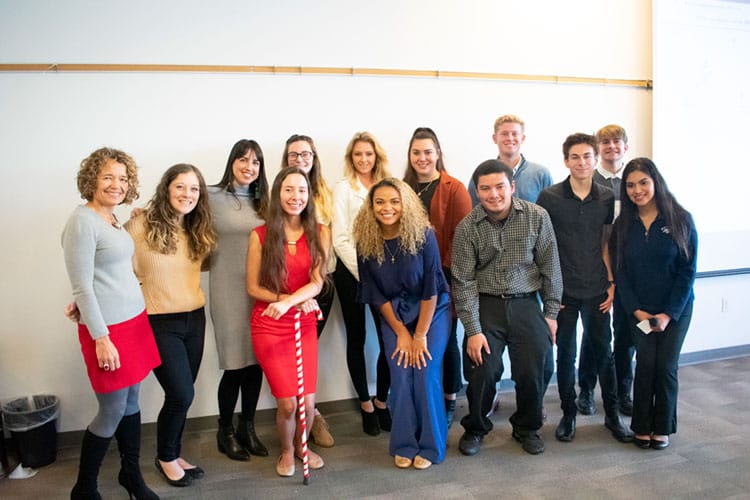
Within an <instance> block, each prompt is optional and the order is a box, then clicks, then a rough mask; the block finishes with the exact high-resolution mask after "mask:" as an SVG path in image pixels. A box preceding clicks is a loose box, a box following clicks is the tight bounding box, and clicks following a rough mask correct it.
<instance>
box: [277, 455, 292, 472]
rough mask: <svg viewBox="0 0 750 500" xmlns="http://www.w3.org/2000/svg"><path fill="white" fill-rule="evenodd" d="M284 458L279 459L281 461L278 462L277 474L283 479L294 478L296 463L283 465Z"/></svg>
mask: <svg viewBox="0 0 750 500" xmlns="http://www.w3.org/2000/svg"><path fill="white" fill-rule="evenodd" d="M281 459H282V457H279V461H278V462H276V474H278V475H279V476H281V477H292V476H293V475H294V462H292V465H281Z"/></svg>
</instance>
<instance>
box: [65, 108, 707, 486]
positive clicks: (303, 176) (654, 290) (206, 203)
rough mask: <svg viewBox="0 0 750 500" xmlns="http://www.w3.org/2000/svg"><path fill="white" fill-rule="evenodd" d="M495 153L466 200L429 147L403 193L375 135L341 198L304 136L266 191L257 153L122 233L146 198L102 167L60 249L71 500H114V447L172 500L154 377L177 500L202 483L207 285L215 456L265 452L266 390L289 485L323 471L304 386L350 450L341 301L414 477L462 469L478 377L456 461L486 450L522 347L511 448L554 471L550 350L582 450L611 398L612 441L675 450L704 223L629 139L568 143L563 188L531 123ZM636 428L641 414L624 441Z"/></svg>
mask: <svg viewBox="0 0 750 500" xmlns="http://www.w3.org/2000/svg"><path fill="white" fill-rule="evenodd" d="M493 140H494V142H495V144H496V145H497V147H498V157H497V159H492V160H487V161H485V162H483V163H482V164H480V165H479V166H478V167H477V169H476V170H475V172H474V173H473V175H472V178H471V183H470V184H469V189H467V188H466V187H464V185H463V184H462V183H461V182H460V181H459V180H457V179H456V178H454V177H452V176H450V175H449V174H448V172H447V168H446V165H445V158H444V155H443V151H442V149H441V146H440V142H439V140H438V138H437V135H436V134H435V132H434V131H433V130H431V129H430V128H426V127H420V128H417V129H416V130H415V131H414V134H413V135H412V138H411V140H410V142H409V149H408V152H407V161H406V172H405V175H404V178H403V180H399V179H396V178H393V177H392V176H391V175H390V172H389V168H388V158H387V156H386V154H385V152H384V150H383V148H382V147H381V145H380V144H379V143H378V141H377V139H376V138H375V137H374V136H373V135H372V134H370V133H368V132H359V133H357V134H355V135H354V137H352V139H351V141H350V142H349V144H348V146H347V149H346V153H345V157H344V178H343V179H342V180H340V181H339V182H337V183H336V184H335V186H334V189H333V190H331V189H330V188H329V187H328V185H327V183H326V182H325V180H324V178H323V176H322V171H321V164H320V159H319V157H318V154H317V151H316V149H315V145H314V142H313V140H312V139H311V138H310V137H309V136H304V135H293V136H291V137H290V138H289V139H288V141H287V143H286V146H285V149H284V154H283V157H282V162H281V167H282V168H281V171H280V172H279V173H278V175H277V176H276V177H275V179H274V181H273V183H272V185H271V188H270V190H269V185H268V182H267V180H266V170H265V163H264V158H263V153H262V151H261V148H260V146H259V145H258V144H257V143H256V142H255V141H251V140H241V141H239V142H237V143H236V144H235V145H234V147H233V148H232V151H231V152H230V155H229V159H228V161H227V165H226V169H225V172H224V175H223V177H222V179H221V180H220V181H219V183H217V184H216V185H215V186H211V187H207V186H206V184H205V182H204V180H203V177H202V175H201V173H200V171H199V170H198V169H197V168H196V167H194V166H192V165H188V164H179V165H175V166H173V167H171V168H170V169H168V170H167V172H165V174H164V176H163V177H162V179H161V181H160V183H159V185H158V186H157V188H156V193H155V194H154V196H153V198H152V199H151V201H150V202H149V203H148V205H147V206H146V208H145V209H144V210H142V211H136V212H135V215H134V217H133V218H132V219H131V220H130V221H128V223H127V224H125V226H124V230H123V227H122V226H121V225H120V224H119V222H118V221H117V219H116V217H115V215H114V208H115V207H116V206H117V205H119V204H121V203H130V202H131V201H133V200H134V199H136V198H137V196H138V192H137V186H138V181H137V172H136V167H135V162H134V161H133V159H132V158H131V157H129V156H128V155H127V154H125V153H123V152H122V151H118V150H114V149H110V148H102V149H100V150H97V151H95V152H94V153H92V154H91V155H90V156H89V157H88V158H86V159H85V160H84V161H83V162H82V163H81V168H80V170H79V173H78V187H79V191H80V193H81V196H82V197H83V198H84V199H85V200H86V203H85V204H84V205H82V206H80V207H78V208H77V209H76V211H75V212H74V213H73V215H72V216H71V217H70V219H69V221H68V223H67V225H66V227H65V230H64V232H63V248H64V253H65V260H66V266H67V269H68V273H69V276H70V280H71V284H72V286H73V295H74V299H75V303H74V304H72V305H71V306H69V309H68V314H69V316H71V317H73V318H74V319H76V320H78V321H79V325H78V329H79V340H80V343H81V350H82V353H83V357H84V361H85V363H86V367H87V371H88V374H89V378H90V380H91V384H92V388H93V389H94V392H95V394H96V397H97V400H98V402H99V410H98V413H97V415H96V417H95V418H94V420H93V421H92V422H91V424H90V425H89V426H88V428H87V430H86V432H85V435H84V439H83V444H82V450H81V462H80V467H79V475H78V480H77V482H76V484H75V486H74V488H73V491H72V493H71V496H72V497H73V498H98V493H97V476H98V470H99V466H100V464H101V462H102V460H103V457H104V453H105V452H106V450H107V447H108V445H109V441H110V439H111V437H112V436H113V435H114V436H115V437H116V438H117V441H118V444H119V446H120V454H121V457H122V470H121V472H120V476H119V481H120V483H121V484H122V485H123V486H124V487H125V488H126V489H127V490H128V492H129V493H130V494H132V495H134V496H135V497H136V498H157V497H156V495H155V494H154V493H153V492H152V491H151V490H150V489H149V488H148V487H147V486H146V485H145V483H144V482H143V478H142V476H141V473H140V468H139V465H138V457H139V451H140V444H139V441H140V436H139V429H140V413H139V407H138V386H139V383H140V381H141V380H142V379H143V378H144V377H145V376H146V375H147V374H148V372H149V371H151V370H153V371H154V374H155V376H156V378H157V380H158V382H159V383H160V385H161V386H162V388H163V389H164V393H165V398H164V405H163V407H162V409H161V411H160V413H159V417H158V421H157V456H156V460H155V466H156V468H157V469H158V470H159V471H160V472H161V474H162V475H163V476H164V477H165V479H166V480H167V481H168V482H169V483H170V484H172V485H174V486H187V485H189V484H191V482H192V481H193V480H195V479H198V478H200V477H202V476H203V474H204V471H203V470H202V469H201V468H200V467H198V466H196V465H194V464H191V463H190V462H188V461H187V460H186V459H185V458H183V457H182V454H181V449H180V443H181V436H182V432H183V428H184V425H185V420H186V415H187V411H188V409H189V406H190V404H191V402H192V399H193V396H194V393H193V383H194V381H195V379H196V376H197V373H198V369H199V366H200V362H201V358H202V355H203V343H204V332H205V323H206V320H205V314H204V306H205V298H204V295H203V292H202V291H201V289H200V272H201V271H202V270H203V271H206V270H208V271H209V288H210V298H211V300H210V308H211V318H212V320H213V325H214V331H215V335H216V346H217V350H218V355H219V364H220V367H221V368H222V370H224V371H223V374H222V377H221V380H220V383H219V388H218V403H219V429H218V432H217V446H218V448H219V450H220V451H221V452H222V453H225V454H226V455H227V456H228V457H229V458H232V459H235V460H248V459H249V458H250V455H258V456H266V455H268V453H269V452H268V449H267V448H266V447H265V445H263V443H262V442H261V441H260V440H259V439H258V436H257V435H256V433H255V427H254V416H255V410H256V406H257V402H258V397H259V393H260V388H261V383H262V380H263V374H265V375H266V377H267V380H268V383H269V386H270V388H271V392H272V394H273V396H274V397H275V398H276V402H277V415H276V427H277V432H278V435H279V440H280V448H281V454H280V457H279V459H278V461H277V463H276V471H277V473H278V474H279V475H280V476H291V475H293V474H294V472H295V459H296V458H301V457H302V454H303V453H306V454H307V456H308V459H309V465H310V467H311V468H313V469H316V468H320V467H323V465H324V461H323V459H322V458H321V457H320V456H319V455H318V454H317V453H315V452H313V451H312V450H307V449H306V448H305V446H304V445H305V443H304V439H303V436H302V435H301V430H302V429H301V428H302V426H301V422H300V421H299V418H298V415H299V412H298V410H299V409H298V408H297V404H298V399H297V397H296V396H297V394H298V387H300V385H299V384H300V383H301V381H300V377H301V378H302V379H303V380H304V396H305V399H304V400H305V405H304V406H305V414H306V415H307V418H306V423H307V427H308V428H312V430H313V432H312V439H313V440H314V441H315V442H316V443H317V444H318V445H321V446H332V445H333V437H332V436H331V435H330V433H329V432H328V431H329V429H328V426H327V424H326V423H325V421H324V419H323V418H322V416H321V415H320V414H319V412H318V411H317V410H316V408H315V392H316V384H317V366H318V350H317V342H318V337H319V336H320V334H321V332H322V331H323V327H324V326H325V321H326V319H327V317H328V313H329V311H330V308H331V305H332V302H333V297H334V291H335V290H337V291H338V295H339V300H340V302H341V305H342V313H343V319H344V325H345V329H346V339H347V347H346V351H347V352H346V362H347V368H348V370H349V373H350V376H351V380H352V384H353V386H354V389H355V391H356V394H357V397H358V399H359V402H360V410H361V418H362V429H363V432H364V433H366V434H368V435H378V434H379V433H380V432H381V431H390V432H391V435H390V453H391V455H392V456H393V457H394V461H395V465H396V466H397V467H399V468H407V467H412V466H413V467H414V468H417V469H425V468H427V467H430V466H431V465H432V464H433V463H440V462H441V461H442V460H443V459H444V457H445V450H446V440H447V434H448V428H449V427H450V425H451V423H452V421H453V415H454V411H455V407H456V406H455V405H456V394H457V393H458V392H459V391H460V390H461V388H462V386H463V380H464V379H465V380H466V381H467V382H468V385H467V388H466V397H467V400H468V406H469V412H468V414H467V415H465V416H464V417H463V418H462V420H461V425H462V426H463V427H464V434H463V435H462V437H461V439H460V441H459V449H460V451H461V452H462V453H463V454H466V455H473V454H476V453H477V452H478V451H479V450H480V447H481V443H482V440H483V437H484V436H485V435H486V434H487V433H488V432H490V430H491V429H492V426H493V424H492V420H491V419H490V418H489V417H490V415H491V413H492V411H493V408H494V405H495V400H496V384H497V382H498V381H499V380H500V378H501V376H502V373H503V370H504V367H503V362H502V355H503V352H504V350H505V348H506V347H507V348H508V353H509V357H510V363H511V378H512V379H513V381H514V382H515V388H516V411H515V412H514V413H513V415H512V416H511V418H510V421H511V424H512V427H513V432H512V435H513V437H514V438H515V439H516V440H518V441H519V442H520V443H521V445H522V447H523V449H524V450H525V451H527V452H529V453H532V454H538V453H541V452H543V451H544V442H543V440H542V437H541V435H540V434H539V429H540V428H541V427H542V423H543V420H544V414H543V413H544V411H543V405H542V401H543V397H544V394H545V391H546V389H547V385H548V384H549V382H550V378H551V376H552V373H553V371H554V359H553V357H552V345H553V344H556V345H557V347H558V350H557V352H558V357H557V374H558V389H559V394H560V400H561V407H562V410H563V418H562V419H561V421H560V423H559V425H558V427H557V429H556V432H555V436H556V438H557V439H559V440H560V441H571V440H573V438H574V436H575V417H576V413H577V412H581V413H584V414H592V413H593V412H594V411H595V405H594V404H593V401H594V399H593V388H594V386H595V384H596V379H597V377H598V379H599V383H600V385H601V388H602V399H603V402H604V409H605V426H606V427H607V428H608V429H609V430H610V431H611V432H612V434H613V436H614V437H615V438H616V439H618V440H619V441H624V442H626V441H635V443H636V444H637V445H638V446H640V447H643V448H654V449H661V448H664V447H666V446H667V445H668V443H669V441H668V439H669V437H668V436H669V435H670V434H672V433H674V432H675V431H676V395H677V360H678V357H679V352H680V349H681V346H682V342H683V340H684V337H685V334H686V332H687V327H688V325H689V322H690V315H691V311H692V298H693V296H692V284H693V280H694V277H695V268H696V266H695V262H696V257H695V256H696V247H697V238H696V231H695V227H694V225H693V223H692V219H691V217H690V215H689V213H688V212H687V211H685V210H684V209H683V208H682V207H681V206H680V205H679V204H678V203H677V201H676V200H675V199H674V197H673V196H672V194H671V193H670V192H669V190H668V189H667V186H666V183H665V182H664V179H663V178H662V176H661V175H660V173H659V171H658V170H657V169H656V166H655V165H654V164H653V162H651V161H650V160H648V159H646V158H638V159H635V160H632V161H631V162H630V163H628V164H627V166H624V165H623V160H622V158H623V156H624V153H625V152H626V151H627V136H626V135H625V131H624V130H623V129H622V128H621V127H618V126H614V125H612V126H607V127H604V128H603V129H601V130H600V131H598V132H597V134H596V135H595V136H591V135H587V134H580V133H579V134H573V135H571V136H569V137H568V138H567V139H566V140H565V142H564V144H563V160H564V163H565V165H566V167H567V168H568V169H569V170H570V175H569V176H568V178H566V179H565V180H564V181H563V182H560V183H558V184H555V185H552V178H551V175H550V173H549V170H547V169H546V168H545V167H543V166H541V165H538V164H535V163H531V162H529V161H527V160H526V158H525V157H524V156H523V155H522V154H521V152H520V149H521V145H522V144H523V142H524V140H525V133H524V123H523V121H521V120H520V119H519V118H518V117H516V116H514V115H504V116H501V117H500V118H498V119H497V120H496V122H495V129H494V134H493ZM597 164H598V165H599V166H598V167H597ZM618 213H619V216H618ZM329 275H332V276H329ZM331 277H332V279H331ZM368 306H369V308H370V311H371V313H372V317H373V320H374V324H375V327H376V328H375V329H376V335H377V338H378V343H379V345H380V353H379V355H378V358H377V370H376V373H377V381H376V388H377V390H376V393H375V395H374V397H371V395H370V392H369V386H368V381H367V375H366V373H367V367H366V360H365V352H364V351H365V340H366V307H368ZM612 308H614V337H615V343H614V345H615V354H614V355H613V353H612V348H611V337H612V329H611V327H610V309H612ZM579 317H580V318H581V321H582V324H583V340H582V342H581V344H582V345H581V360H580V367H579V386H580V393H579V394H576V390H575V360H576V356H577V346H576V340H577V322H578V318H579ZM459 319H460V320H461V323H462V325H463V327H464V331H465V337H464V343H463V349H460V348H459V346H458V341H457V334H456V331H457V323H458V320H459ZM295 337H296V338H295ZM633 348H635V349H636V350H637V353H638V356H637V364H636V370H635V382H634V395H633V400H632V401H631V399H630V380H632V375H631V374H632V368H631V365H632V357H633ZM618 349H619V350H621V351H622V353H620V351H618ZM462 351H463V371H462V369H461V365H462ZM300 353H302V354H301V357H300ZM462 375H463V377H462ZM240 393H241V398H240ZM238 398H239V399H240V400H241V404H240V408H241V411H240V415H239V420H238V425H237V427H236V428H235V426H234V423H233V415H234V410H235V406H236V405H237V400H238ZM620 412H622V413H624V414H629V413H631V412H632V421H631V425H630V429H628V428H627V427H626V426H625V425H624V424H623V422H622V420H621V418H620V415H619V413H620ZM316 431H317V432H316Z"/></svg>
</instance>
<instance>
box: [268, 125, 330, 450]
mask: <svg viewBox="0 0 750 500" xmlns="http://www.w3.org/2000/svg"><path fill="white" fill-rule="evenodd" d="M286 167H296V168H299V169H300V170H302V171H303V172H304V173H305V175H307V177H308V179H309V180H310V198H311V202H312V203H314V204H315V213H316V217H317V220H318V223H320V224H323V225H324V226H326V227H327V228H328V229H329V231H328V232H327V233H326V234H327V235H328V237H330V228H331V222H332V221H333V193H332V192H331V189H330V188H329V187H328V184H327V183H326V181H325V179H324V178H323V172H322V167H321V164H320V158H319V157H318V151H317V150H316V149H315V142H313V140H312V137H310V136H308V135H300V134H294V135H292V136H291V137H289V139H287V140H286V145H285V146H284V153H283V155H282V156H281V168H282V169H284V168H286ZM327 244H328V246H330V241H329V242H327ZM335 269H336V255H335V254H334V253H333V252H330V255H329V260H328V262H327V263H326V266H325V271H326V272H325V276H324V278H325V279H324V281H323V287H322V289H321V291H320V293H319V294H318V296H317V297H315V300H317V302H318V307H320V311H321V313H323V319H322V320H321V321H318V323H317V329H318V338H320V335H321V334H322V333H323V329H324V328H325V326H326V322H327V321H328V314H329V313H330V312H331V306H333V296H334V292H335V288H334V286H333V283H332V281H331V280H330V279H328V274H330V273H332V272H333V271H334V270H335ZM310 438H311V439H312V441H314V442H315V444H317V445H318V446H322V447H324V448H330V447H331V446H333V445H334V443H335V441H334V439H333V436H332V435H331V431H330V427H329V426H328V422H326V421H325V419H324V418H323V415H321V414H320V411H319V410H318V409H317V408H315V420H314V421H313V426H312V429H311V430H310Z"/></svg>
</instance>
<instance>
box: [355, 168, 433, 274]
mask: <svg viewBox="0 0 750 500" xmlns="http://www.w3.org/2000/svg"><path fill="white" fill-rule="evenodd" d="M386 186H387V187H392V188H393V189H395V190H396V191H398V193H399V196H400V197H401V220H400V221H399V236H400V238H401V245H400V247H401V249H402V250H403V251H405V252H406V253H409V254H411V255H416V254H417V253H418V252H419V251H420V250H421V249H422V247H423V246H424V242H425V238H426V237H425V232H426V230H427V228H429V227H431V226H430V219H429V218H428V217H427V212H425V209H424V206H422V202H421V201H420V200H419V197H418V196H417V194H416V193H415V192H414V190H413V189H411V188H410V187H409V185H408V184H406V183H405V182H404V181H401V180H399V179H396V178H395V177H388V178H385V179H382V180H381V181H380V182H378V183H377V184H375V185H373V186H372V188H370V192H369V193H368V195H367V201H366V202H365V203H364V204H363V205H362V208H361V209H360V210H359V213H358V214H357V218H356V219H354V240H355V241H356V243H357V253H359V255H361V256H362V258H363V259H376V260H377V261H378V264H382V263H383V260H385V250H384V248H383V241H384V239H383V230H382V229H381V227H380V223H378V221H377V219H375V212H374V210H373V198H374V197H375V191H377V190H378V189H379V188H381V187H386Z"/></svg>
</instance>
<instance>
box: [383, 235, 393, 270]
mask: <svg viewBox="0 0 750 500" xmlns="http://www.w3.org/2000/svg"><path fill="white" fill-rule="evenodd" d="M383 245H385V249H386V251H387V252H388V255H390V256H391V264H395V263H396V256H395V255H394V254H393V252H391V247H389V246H388V240H383Z"/></svg>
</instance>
